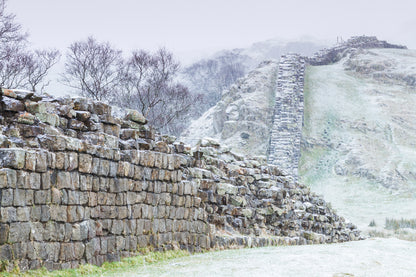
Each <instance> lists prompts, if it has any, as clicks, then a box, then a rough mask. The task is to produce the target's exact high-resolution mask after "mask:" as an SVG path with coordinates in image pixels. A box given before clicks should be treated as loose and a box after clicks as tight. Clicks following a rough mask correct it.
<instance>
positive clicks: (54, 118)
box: [35, 113, 60, 127]
mask: <svg viewBox="0 0 416 277" xmlns="http://www.w3.org/2000/svg"><path fill="white" fill-rule="evenodd" d="M35 116H36V118H37V119H39V120H40V121H41V122H44V123H46V124H49V125H51V126H54V127H55V126H58V125H59V124H60V118H59V116H58V115H56V114H51V113H36V114H35Z"/></svg>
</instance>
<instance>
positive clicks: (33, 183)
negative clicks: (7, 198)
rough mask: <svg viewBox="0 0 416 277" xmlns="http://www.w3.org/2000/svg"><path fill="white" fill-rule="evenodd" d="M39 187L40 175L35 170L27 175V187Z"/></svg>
mask: <svg viewBox="0 0 416 277" xmlns="http://www.w3.org/2000/svg"><path fill="white" fill-rule="evenodd" d="M40 187H41V175H40V174H39V173H36V172H31V173H30V175H29V188H30V189H40Z"/></svg>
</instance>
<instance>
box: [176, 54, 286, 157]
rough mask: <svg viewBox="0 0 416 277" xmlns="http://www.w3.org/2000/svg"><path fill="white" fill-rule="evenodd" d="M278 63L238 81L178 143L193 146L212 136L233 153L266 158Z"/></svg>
mask: <svg viewBox="0 0 416 277" xmlns="http://www.w3.org/2000/svg"><path fill="white" fill-rule="evenodd" d="M277 68H278V63H277V62H274V61H268V62H264V63H262V64H260V65H259V67H258V68H256V69H255V70H253V71H251V72H250V73H249V74H248V75H247V76H246V77H244V78H242V79H239V80H238V81H237V83H236V84H234V85H232V86H231V88H230V89H229V90H226V91H224V92H223V95H222V99H221V100H220V101H219V102H218V103H217V105H215V106H214V107H212V108H210V109H209V110H208V111H207V112H205V113H204V114H203V115H202V116H201V117H200V118H199V119H197V120H195V121H193V122H192V124H191V125H190V126H189V127H188V129H187V130H185V131H184V133H183V134H182V137H181V138H180V140H181V141H184V142H186V143H189V144H191V145H195V144H196V143H197V142H198V140H199V139H200V138H203V137H211V138H215V139H218V140H219V141H221V144H222V145H228V146H230V148H231V149H232V150H233V151H236V152H239V153H243V154H251V155H263V156H264V155H265V153H266V151H267V147H268V144H269V136H270V129H271V125H272V115H273V107H274V93H275V81H276V74H277Z"/></svg>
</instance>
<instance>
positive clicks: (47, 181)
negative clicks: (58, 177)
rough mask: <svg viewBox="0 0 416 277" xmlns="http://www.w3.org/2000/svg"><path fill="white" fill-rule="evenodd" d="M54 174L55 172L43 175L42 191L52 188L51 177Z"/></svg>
mask: <svg viewBox="0 0 416 277" xmlns="http://www.w3.org/2000/svg"><path fill="white" fill-rule="evenodd" d="M52 174H53V171H50V170H49V171H48V172H45V173H42V174H41V180H42V189H44V190H45V189H50V188H51V175H52Z"/></svg>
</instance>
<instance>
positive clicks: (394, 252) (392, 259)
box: [113, 238, 416, 277]
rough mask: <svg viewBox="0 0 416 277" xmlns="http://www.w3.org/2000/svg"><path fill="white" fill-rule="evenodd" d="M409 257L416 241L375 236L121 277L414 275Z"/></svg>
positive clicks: (193, 259)
mask: <svg viewBox="0 0 416 277" xmlns="http://www.w3.org/2000/svg"><path fill="white" fill-rule="evenodd" d="M414 253H416V242H406V241H402V240H399V239H396V238H391V239H381V238H377V239H368V240H365V241H355V242H348V243H343V244H330V245H304V246H282V247H267V248H256V249H242V250H226V251H220V252H210V253H206V254H198V255H194V256H190V257H185V258H179V259H175V260H170V261H166V262H162V263H159V264H154V265H150V266H146V267H143V268H140V269H132V271H130V272H126V273H124V274H122V275H121V276H126V277H127V276H129V277H131V276H239V277H242V276H284V277H286V276H287V277H290V276H308V277H314V276H317V277H326V276H328V277H333V276H366V277H371V276H377V277H380V276H402V277H405V276H415V275H416V267H415V265H416V256H415V255H414ZM113 276H115V275H113ZM117 276H120V275H118V274H117Z"/></svg>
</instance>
